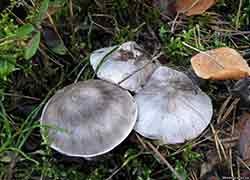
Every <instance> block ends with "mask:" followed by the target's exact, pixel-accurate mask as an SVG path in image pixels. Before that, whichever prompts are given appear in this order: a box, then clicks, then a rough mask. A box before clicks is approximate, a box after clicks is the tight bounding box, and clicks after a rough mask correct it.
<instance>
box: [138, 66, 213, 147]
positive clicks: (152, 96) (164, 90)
mask: <svg viewBox="0 0 250 180" xmlns="http://www.w3.org/2000/svg"><path fill="white" fill-rule="evenodd" d="M135 99H136V102H137V105H138V110H139V113H138V117H139V119H138V120H137V122H136V125H135V128H134V129H135V131H137V132H138V133H139V134H141V135H143V136H145V137H147V138H151V139H157V140H161V141H162V142H163V143H166V144H175V143H183V142H185V140H190V139H193V138H195V137H197V136H199V135H200V133H201V132H202V131H203V130H204V129H205V128H206V127H207V125H208V124H209V122H210V121H211V118H212V113H213V108H212V103H211V100H210V98H209V97H208V96H207V95H206V94H205V93H204V92H202V91H201V90H200V89H199V88H198V87H195V86H194V84H193V82H192V81H191V79H189V78H188V77H187V76H186V75H185V74H184V73H182V72H178V71H175V70H173V69H170V68H168V67H159V68H157V69H156V70H155V72H154V73H153V74H152V76H151V78H150V79H149V80H148V82H147V84H146V85H145V86H144V88H143V89H142V90H141V91H139V92H138V93H137V94H136V95H135Z"/></svg>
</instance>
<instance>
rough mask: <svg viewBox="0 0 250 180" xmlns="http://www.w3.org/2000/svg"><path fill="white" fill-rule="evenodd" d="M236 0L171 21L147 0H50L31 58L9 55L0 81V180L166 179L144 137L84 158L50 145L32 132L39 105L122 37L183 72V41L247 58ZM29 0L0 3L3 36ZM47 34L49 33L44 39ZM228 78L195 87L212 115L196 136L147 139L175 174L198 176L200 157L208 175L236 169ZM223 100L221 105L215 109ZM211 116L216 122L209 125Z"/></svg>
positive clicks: (84, 73)
mask: <svg viewBox="0 0 250 180" xmlns="http://www.w3.org/2000/svg"><path fill="white" fill-rule="evenodd" d="M239 2H240V0H238V1H232V0H219V1H218V2H217V3H216V5H214V6H213V7H212V8H210V9H209V10H208V11H207V12H206V13H204V14H202V15H199V16H192V17H186V16H184V15H180V16H179V18H178V19H177V20H175V15H174V14H172V16H171V12H168V13H166V14H164V13H163V12H160V11H159V10H158V9H156V8H154V7H153V6H152V2H151V1H147V0H146V1H142V0H100V1H99V0H95V1H90V0H74V1H73V0H72V1H71V0H68V1H66V0H54V1H51V3H54V4H56V3H58V4H59V5H58V8H56V6H53V7H54V8H53V9H49V13H51V19H50V18H45V19H43V21H42V23H41V25H40V26H39V27H38V28H39V31H40V32H41V33H42V40H41V43H40V49H39V50H38V52H37V53H36V55H35V56H33V58H32V59H31V60H24V59H22V58H21V57H19V56H18V57H19V58H18V59H17V61H16V70H15V71H13V72H11V73H10V74H9V75H8V76H7V78H5V79H4V80H1V81H0V83H1V84H0V98H1V102H0V179H17V180H19V179H22V180H24V179H27V180H28V179H65V180H69V179H70V180H71V179H75V180H85V179H86V180H100V179H106V178H109V179H114V180H115V179H117V180H118V179H119V180H121V179H126V180H134V179H137V180H149V179H155V180H161V179H175V177H174V175H173V174H172V172H171V171H170V170H169V169H168V168H167V167H166V166H165V164H164V163H163V162H162V161H161V160H160V158H159V157H158V156H157V154H155V152H154V151H152V149H150V148H149V147H145V144H146V142H147V141H148V140H146V139H143V141H142V142H140V141H139V140H138V137H137V136H136V134H135V132H132V133H131V135H130V136H129V138H127V140H126V141H125V142H123V143H122V144H121V145H120V146H119V147H117V148H116V149H115V150H113V151H112V152H110V153H108V154H106V155H104V156H102V157H100V158H97V159H94V160H92V161H87V160H84V159H81V158H70V157H66V156H63V155H62V154H59V153H57V152H55V151H53V150H52V149H50V148H49V147H48V145H47V144H46V143H44V141H43V140H42V138H41V135H40V132H39V116H40V113H41V108H42V107H43V105H44V103H45V102H46V101H47V100H48V98H49V97H50V96H51V95H52V94H53V93H54V92H55V90H57V89H59V88H61V87H63V86H65V85H68V84H70V83H72V82H74V81H75V80H81V81H82V80H86V79H90V78H93V76H94V73H93V71H92V69H91V67H90V65H89V55H90V53H91V52H92V51H93V50H95V49H98V48H101V47H105V46H110V45H114V44H119V43H123V42H125V41H128V40H134V41H136V42H137V43H138V44H140V45H141V46H144V48H145V49H146V50H147V51H148V52H149V53H150V54H154V55H157V54H158V53H159V52H163V55H162V56H161V57H160V61H161V62H162V63H163V64H166V65H168V66H172V67H174V68H176V69H178V70H181V71H188V70H190V58H191V57H192V56H193V55H194V54H195V53H197V52H196V51H195V50H194V49H193V48H190V47H194V48H196V49H199V50H208V49H213V48H217V47H223V46H229V47H232V48H235V49H236V50H238V51H239V52H240V53H241V54H242V55H243V56H244V57H245V59H246V60H250V59H249V58H250V36H249V34H250V1H248V0H242V1H241V2H242V5H241V6H240V3H239ZM39 3H40V1H31V0H30V1H26V2H25V1H20V0H19V1H17V0H16V1H14V0H12V1H11V2H9V1H8V0H6V2H4V3H3V4H1V3H0V5H1V7H0V12H1V13H5V14H6V13H7V14H8V15H9V18H10V19H13V22H10V21H9V20H8V21H7V20H6V21H4V20H3V18H4V17H1V18H2V21H1V22H2V24H1V27H0V30H1V31H4V32H11V31H12V29H11V28H13V29H15V26H16V25H20V23H22V22H23V23H27V22H28V21H29V20H30V19H32V17H33V16H34V14H36V13H37V12H36V11H35V10H34V9H35V8H34V6H35V7H36V6H37V4H39ZM53 10H56V11H55V12H53ZM6 28H7V29H6ZM8 28H9V29H8ZM51 31H53V35H54V34H56V35H58V38H56V39H54V42H55V43H52V44H51V45H50V44H49V43H48V41H49V40H51V38H52V40H53V35H52V36H50V34H49V33H50V32H51ZM56 31H57V32H56ZM0 35H1V34H0ZM58 39H59V40H58ZM60 39H61V40H63V42H64V44H63V45H62V44H60V43H61V41H60ZM25 42H26V41H23V42H22V43H25ZM58 42H59V45H61V46H59V51H58V49H57V50H55V51H53V50H51V46H57V48H58ZM0 43H1V41H0ZM16 46H17V47H16ZM2 47H3V46H0V52H6V51H10V52H13V53H16V54H17V55H19V54H18V53H19V51H18V47H23V46H20V44H17V45H15V46H14V45H11V46H4V48H5V49H1V48H2ZM11 48H13V49H11ZM0 60H1V59H0ZM0 65H1V63H0ZM232 84H234V82H229V83H224V82H211V81H206V82H203V83H201V88H202V89H203V90H204V91H206V92H207V93H208V94H209V95H210V97H211V98H212V100H213V104H214V112H215V113H214V117H213V121H212V123H211V126H209V127H208V128H207V130H206V131H205V132H204V133H203V134H202V136H201V137H199V138H197V139H195V140H194V141H191V142H187V143H186V144H182V145H175V146H166V145H160V144H159V142H152V143H153V144H154V146H155V147H157V148H158V151H159V152H160V153H161V155H163V156H164V158H165V159H167V160H168V162H169V163H170V164H171V165H172V166H173V168H175V170H176V171H177V172H178V173H179V174H181V175H183V176H184V177H185V178H189V179H200V177H199V176H200V172H201V165H202V164H203V163H204V162H210V160H211V157H210V156H209V154H214V156H213V158H214V159H218V160H216V161H217V162H218V164H217V165H216V166H214V169H213V170H212V173H214V174H217V175H218V176H220V177H222V176H238V175H239V172H240V171H243V169H244V168H245V167H244V165H243V163H242V162H241V161H240V160H239V159H240V158H239V154H238V151H237V145H235V143H234V144H230V143H229V140H230V138H232V135H231V130H232V129H233V124H234V123H236V122H237V119H238V117H239V115H241V113H242V111H243V110H242V108H241V106H240V103H237V99H236V98H234V97H231V94H230V92H229V91H228V86H230V85H232ZM226 100H228V104H227V108H224V109H223V108H221V107H222V104H223V103H224V102H225V101H226ZM230 107H231V109H230ZM228 109H230V111H229V110H228ZM220 110H221V111H220ZM227 110H228V115H227V112H226V113H225V111H227ZM221 115H223V117H225V118H224V119H223V122H218V117H220V116H221ZM143 142H144V143H145V144H143ZM230 142H231V141H230ZM210 163H211V162H210Z"/></svg>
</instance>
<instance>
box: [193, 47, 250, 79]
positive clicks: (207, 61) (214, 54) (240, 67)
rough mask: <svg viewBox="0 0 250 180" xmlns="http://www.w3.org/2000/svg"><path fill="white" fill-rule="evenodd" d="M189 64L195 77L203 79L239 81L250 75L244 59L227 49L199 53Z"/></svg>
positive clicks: (234, 51) (232, 50) (249, 69)
mask: <svg viewBox="0 0 250 180" xmlns="http://www.w3.org/2000/svg"><path fill="white" fill-rule="evenodd" d="M191 64H192V67H193V69H194V71H195V73H196V74H197V76H199V77H200V78H203V79H212V80H239V79H242V78H245V77H247V76H249V74H250V68H249V66H248V64H247V62H246V61H245V59H244V58H243V57H242V56H241V55H240V54H239V53H238V52H237V51H236V50H234V49H232V48H227V47H223V48H217V49H213V50H210V51H206V52H201V53H199V54H197V55H195V56H193V57H192V59H191Z"/></svg>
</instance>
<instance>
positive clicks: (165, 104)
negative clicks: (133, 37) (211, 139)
mask: <svg viewBox="0 0 250 180" xmlns="http://www.w3.org/2000/svg"><path fill="white" fill-rule="evenodd" d="M151 59H152V58H150V57H149V56H148V55H146V53H145V51H144V50H143V49H142V48H141V47H139V46H138V45H137V44H136V43H135V42H127V43H124V44H122V45H121V46H113V47H108V48H102V49H99V50H96V51H94V52H93V53H92V55H91V57H90V62H91V65H92V67H93V69H94V71H95V73H96V75H97V77H98V78H99V79H101V80H88V81H84V82H78V83H75V84H72V85H69V86H66V87H64V88H63V89H61V90H59V91H58V92H56V93H55V95H54V96H52V97H51V99H50V100H49V101H48V102H47V104H46V106H45V107H44V110H43V112H42V116H41V120H40V122H41V125H42V127H43V128H42V134H43V137H44V138H47V137H48V138H49V142H50V143H51V144H50V146H51V147H52V148H53V149H55V150H57V151H59V152H61V153H63V154H66V155H69V156H79V157H84V158H89V157H94V156H98V155H101V154H104V153H106V152H109V151H110V150H112V149H113V148H115V147H116V146H117V145H119V144H120V143H121V142H122V141H123V140H124V139H125V138H126V137H127V136H128V135H129V134H130V132H131V131H132V130H133V129H134V130H135V131H136V132H138V133H139V134H141V135H142V136H144V137H146V138H150V139H156V140H161V141H162V142H163V143H165V144H175V143H183V142H185V141H186V140H190V139H193V138H196V137H198V136H199V135H200V134H201V133H202V132H203V130H204V129H205V128H206V127H207V126H208V124H209V122H210V121H211V118H212V103H211V100H210V98H209V97H208V96H207V95H206V94H205V93H204V92H202V91H201V89H199V87H197V86H196V85H195V84H194V83H193V82H192V80H191V79H189V78H188V76H186V75H185V74H184V73H182V72H178V71H176V70H173V69H171V68H168V67H165V66H161V65H159V64H158V63H155V62H153V61H152V60H151ZM128 90H130V91H132V92H135V95H134V97H133V96H132V95H131V94H130V92H129V91H128Z"/></svg>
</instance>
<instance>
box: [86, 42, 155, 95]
mask: <svg viewBox="0 0 250 180" xmlns="http://www.w3.org/2000/svg"><path fill="white" fill-rule="evenodd" d="M90 63H91V65H92V67H93V69H94V71H95V72H96V73H97V77H98V78H100V79H103V80H106V81H109V82H111V83H114V84H118V85H119V86H121V87H123V88H124V89H127V90H130V91H137V90H139V89H140V88H141V87H142V86H143V85H144V84H145V83H146V81H147V80H148V78H149V76H150V75H151V74H152V73H153V71H154V70H155V68H156V67H157V65H156V64H155V63H152V62H151V60H150V58H149V57H148V56H147V55H146V53H145V51H144V50H143V49H142V48H141V47H139V46H138V45H137V44H136V43H135V42H133V41H129V42H126V43H124V44H122V45H121V46H112V47H107V48H101V49H98V50H96V51H94V52H93V53H92V54H91V56H90Z"/></svg>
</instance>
